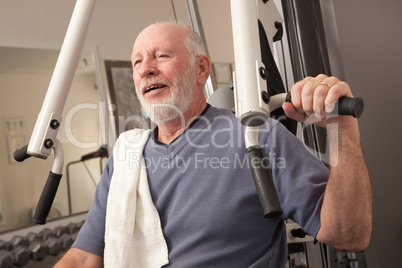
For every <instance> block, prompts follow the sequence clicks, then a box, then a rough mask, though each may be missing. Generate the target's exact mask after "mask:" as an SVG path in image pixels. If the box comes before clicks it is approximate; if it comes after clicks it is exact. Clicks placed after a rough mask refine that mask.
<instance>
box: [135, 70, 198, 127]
mask: <svg viewBox="0 0 402 268" xmlns="http://www.w3.org/2000/svg"><path fill="white" fill-rule="evenodd" d="M149 84H164V85H170V95H169V96H167V97H166V98H165V99H164V100H162V101H160V102H152V103H151V104H149V103H147V102H146V101H145V100H144V97H143V96H142V95H141V96H140V97H139V99H140V102H141V105H142V107H143V108H144V110H145V112H146V113H147V115H148V116H149V118H150V119H151V120H152V121H153V122H154V123H155V124H156V125H160V124H163V123H165V122H168V121H172V120H174V119H176V118H178V117H180V118H181V120H182V123H183V124H185V120H184V113H185V112H186V111H187V110H188V108H189V106H190V103H191V101H192V100H193V96H192V95H193V92H194V88H195V70H194V64H190V66H189V68H186V69H185V70H184V71H175V72H174V73H173V79H172V81H171V82H170V81H168V80H166V79H158V78H156V77H152V78H149V79H146V80H142V82H141V88H143V87H144V86H145V85H149Z"/></svg>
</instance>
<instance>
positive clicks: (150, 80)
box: [140, 77, 172, 92]
mask: <svg viewBox="0 0 402 268" xmlns="http://www.w3.org/2000/svg"><path fill="white" fill-rule="evenodd" d="M152 84H163V85H166V86H171V84H172V83H171V82H170V81H169V80H167V79H163V78H158V77H149V78H146V79H143V80H142V81H141V84H140V89H141V92H145V90H146V88H147V87H148V86H149V85H152Z"/></svg>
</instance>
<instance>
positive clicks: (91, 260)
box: [54, 248, 103, 268]
mask: <svg viewBox="0 0 402 268" xmlns="http://www.w3.org/2000/svg"><path fill="white" fill-rule="evenodd" d="M64 267H69V268H70V267H76V268H81V267H82V268H84V267H90V268H96V267H99V268H102V267H103V257H101V256H99V255H96V254H93V253H90V252H88V251H84V250H82V249H78V248H71V249H70V250H69V251H67V253H66V254H65V255H64V256H63V257H62V258H61V260H60V261H59V262H58V263H57V264H56V265H55V266H54V268H64Z"/></svg>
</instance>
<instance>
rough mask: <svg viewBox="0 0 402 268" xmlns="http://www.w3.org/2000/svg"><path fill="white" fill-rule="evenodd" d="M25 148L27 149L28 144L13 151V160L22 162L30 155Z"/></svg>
mask: <svg viewBox="0 0 402 268" xmlns="http://www.w3.org/2000/svg"><path fill="white" fill-rule="evenodd" d="M27 150H28V144H27V145H25V146H24V147H22V148H21V149H18V150H17V151H15V152H14V154H13V156H14V159H15V161H18V162H22V161H24V160H25V159H27V158H29V157H31V156H30V155H29V154H28V153H27Z"/></svg>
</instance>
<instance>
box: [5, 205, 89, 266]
mask: <svg viewBox="0 0 402 268" xmlns="http://www.w3.org/2000/svg"><path fill="white" fill-rule="evenodd" d="M85 217H86V213H82V214H78V215H75V216H72V217H65V218H61V219H58V220H54V221H49V222H48V223H47V224H46V227H44V226H38V225H35V226H31V227H27V228H22V229H18V230H14V231H10V232H6V233H0V268H13V267H23V266H25V267H44V266H43V262H44V261H45V259H46V257H47V256H53V257H56V256H61V255H62V254H63V253H64V252H65V251H67V250H68V249H69V248H70V247H71V245H72V244H73V242H74V240H75V238H76V237H77V234H78V231H79V230H80V228H81V226H82V225H83V223H84V221H85ZM34 263H38V264H40V265H37V266H35V265H34Z"/></svg>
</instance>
